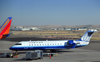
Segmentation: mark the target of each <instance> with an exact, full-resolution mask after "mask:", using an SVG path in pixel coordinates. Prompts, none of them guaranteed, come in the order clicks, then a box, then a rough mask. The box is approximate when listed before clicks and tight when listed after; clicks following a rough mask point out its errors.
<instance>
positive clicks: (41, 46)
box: [9, 30, 97, 52]
mask: <svg viewBox="0 0 100 62" xmlns="http://www.w3.org/2000/svg"><path fill="white" fill-rule="evenodd" d="M96 31H97V30H88V31H87V32H86V33H85V34H84V35H83V36H82V37H81V38H80V39H79V40H50V41H21V42H18V43H16V44H15V45H14V46H12V47H10V48H9V49H10V50H15V51H18V50H50V51H51V52H54V51H56V50H59V49H71V48H72V49H73V48H77V47H82V46H86V45H88V44H89V41H90V38H91V37H92V34H93V33H94V32H96Z"/></svg>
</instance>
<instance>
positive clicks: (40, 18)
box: [0, 0, 100, 26]
mask: <svg viewBox="0 0 100 62" xmlns="http://www.w3.org/2000/svg"><path fill="white" fill-rule="evenodd" d="M8 17H12V25H20V26H34V25H100V0H0V25H2V24H3V23H4V21H5V20H6V19H7V18H8Z"/></svg>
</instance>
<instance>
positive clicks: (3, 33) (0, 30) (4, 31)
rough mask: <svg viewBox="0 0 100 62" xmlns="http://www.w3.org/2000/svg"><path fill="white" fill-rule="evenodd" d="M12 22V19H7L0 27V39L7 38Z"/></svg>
mask: <svg viewBox="0 0 100 62" xmlns="http://www.w3.org/2000/svg"><path fill="white" fill-rule="evenodd" d="M11 22H12V17H8V18H7V20H6V21H5V22H4V23H3V24H2V25H1V27H0V39H3V38H6V37H9V36H10V34H9V31H10V26H11Z"/></svg>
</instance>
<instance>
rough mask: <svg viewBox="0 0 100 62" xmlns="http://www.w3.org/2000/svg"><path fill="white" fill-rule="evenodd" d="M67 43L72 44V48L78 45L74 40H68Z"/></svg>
mask: <svg viewBox="0 0 100 62" xmlns="http://www.w3.org/2000/svg"><path fill="white" fill-rule="evenodd" d="M67 44H68V45H70V46H72V48H75V46H76V43H74V41H73V40H69V41H68V42H67Z"/></svg>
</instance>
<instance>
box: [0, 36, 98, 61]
mask: <svg viewBox="0 0 100 62" xmlns="http://www.w3.org/2000/svg"><path fill="white" fill-rule="evenodd" d="M22 40H47V39H46V38H37V37H35V36H34V37H32V36H31V37H30V36H28V37H27V36H23V37H21V36H20V37H18V36H15V37H14V36H12V35H11V36H10V37H8V38H6V39H3V40H0V52H1V53H2V52H12V51H11V50H9V47H11V46H13V45H14V44H15V43H17V42H19V41H22ZM49 40H56V39H49ZM0 62H100V41H90V44H89V45H88V46H85V47H81V48H75V49H70V50H61V51H59V53H58V55H55V56H53V57H52V58H51V59H50V58H49V57H43V59H39V60H29V61H27V60H26V59H25V54H24V53H21V52H20V54H19V56H18V57H17V58H16V57H15V58H0Z"/></svg>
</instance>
